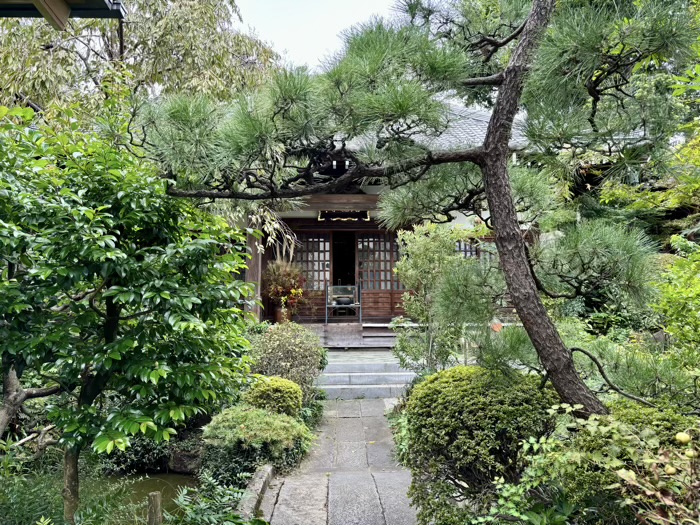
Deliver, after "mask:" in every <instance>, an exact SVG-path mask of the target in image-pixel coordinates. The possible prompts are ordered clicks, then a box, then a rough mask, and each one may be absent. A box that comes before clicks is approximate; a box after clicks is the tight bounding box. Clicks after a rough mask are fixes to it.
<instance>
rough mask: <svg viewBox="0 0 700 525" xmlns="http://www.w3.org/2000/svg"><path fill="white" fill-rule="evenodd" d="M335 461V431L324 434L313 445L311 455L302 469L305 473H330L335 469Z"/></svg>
mask: <svg viewBox="0 0 700 525" xmlns="http://www.w3.org/2000/svg"><path fill="white" fill-rule="evenodd" d="M328 426H329V427H330V425H328ZM334 460H335V431H333V432H332V433H331V432H328V433H322V434H321V435H319V436H318V437H317V438H316V441H314V443H313V445H311V450H310V451H309V455H308V456H307V458H306V459H305V460H304V462H303V463H302V465H301V469H302V470H303V471H305V472H310V471H328V470H330V469H332V468H333V467H334Z"/></svg>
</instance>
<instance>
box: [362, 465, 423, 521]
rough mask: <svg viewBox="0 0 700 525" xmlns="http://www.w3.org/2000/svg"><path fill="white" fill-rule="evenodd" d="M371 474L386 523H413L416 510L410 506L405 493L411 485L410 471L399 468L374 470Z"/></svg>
mask: <svg viewBox="0 0 700 525" xmlns="http://www.w3.org/2000/svg"><path fill="white" fill-rule="evenodd" d="M372 475H373V476H374V481H375V483H376V486H377V491H378V492H379V499H380V501H381V504H382V508H383V509H384V516H385V517H386V525H415V523H416V510H415V509H414V508H412V507H411V506H410V504H411V500H410V499H409V497H408V496H407V495H406V492H407V491H408V487H409V486H410V485H411V473H410V472H408V471H406V470H401V471H398V472H375V473H373V474H372Z"/></svg>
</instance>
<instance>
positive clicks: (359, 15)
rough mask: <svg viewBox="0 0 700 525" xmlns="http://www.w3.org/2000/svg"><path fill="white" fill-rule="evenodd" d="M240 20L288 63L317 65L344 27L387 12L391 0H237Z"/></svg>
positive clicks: (333, 48) (334, 47) (334, 46)
mask: <svg viewBox="0 0 700 525" xmlns="http://www.w3.org/2000/svg"><path fill="white" fill-rule="evenodd" d="M236 3H237V4H238V7H239V8H240V10H241V16H242V17H243V23H244V25H246V26H247V27H249V28H251V29H253V30H254V32H255V34H256V35H257V36H258V38H261V39H262V40H264V41H265V42H267V43H268V44H270V45H272V47H273V48H274V50H275V51H277V52H278V53H280V54H281V55H282V56H283V57H284V58H285V59H286V60H288V61H289V62H290V63H292V64H294V65H297V66H301V65H308V66H310V67H312V68H317V67H318V66H319V64H320V61H321V60H322V59H323V58H324V57H326V56H328V55H331V54H333V53H334V52H336V51H338V50H339V49H340V48H341V45H342V43H341V39H340V37H339V36H338V35H339V33H340V32H341V31H343V30H344V29H346V28H348V27H350V26H352V25H354V24H356V23H358V22H364V21H366V20H369V19H370V18H371V17H372V15H379V16H388V15H390V14H391V7H392V5H393V4H394V0H238V1H237V2H236Z"/></svg>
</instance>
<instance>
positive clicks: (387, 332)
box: [362, 327, 395, 337]
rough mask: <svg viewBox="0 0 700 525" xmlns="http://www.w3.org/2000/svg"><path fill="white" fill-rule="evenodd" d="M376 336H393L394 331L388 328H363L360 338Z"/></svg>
mask: <svg viewBox="0 0 700 525" xmlns="http://www.w3.org/2000/svg"><path fill="white" fill-rule="evenodd" d="M377 335H383V336H394V335H395V334H394V331H393V330H391V329H390V328H379V327H377V328H367V327H364V328H363V329H362V337H369V336H377Z"/></svg>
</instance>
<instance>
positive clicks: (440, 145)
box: [348, 99, 529, 151]
mask: <svg viewBox="0 0 700 525" xmlns="http://www.w3.org/2000/svg"><path fill="white" fill-rule="evenodd" d="M443 103H444V104H445V106H446V109H447V128H446V129H445V130H444V131H443V132H442V133H439V134H437V135H435V134H430V135H418V136H414V137H413V139H414V140H415V141H416V142H418V143H420V144H422V145H424V146H427V147H429V148H430V149H432V150H435V151H444V150H455V149H465V148H473V147H476V146H480V145H482V144H483V143H484V139H485V138H486V130H487V128H488V125H489V119H490V118H491V110H489V109H487V108H483V107H476V106H471V107H465V106H464V104H463V103H462V101H461V100H458V99H447V100H443ZM373 140H374V139H373V138H371V137H369V136H366V137H357V138H355V139H352V140H350V141H349V142H348V147H349V149H359V148H361V147H362V146H366V145H367V144H368V143H372V142H373ZM528 144H529V142H528V140H527V138H526V137H525V115H524V114H522V113H519V114H518V115H516V117H515V122H514V124H513V133H512V136H511V139H510V143H509V145H510V147H511V149H514V150H521V149H525V148H526V147H527V146H528Z"/></svg>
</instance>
